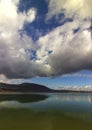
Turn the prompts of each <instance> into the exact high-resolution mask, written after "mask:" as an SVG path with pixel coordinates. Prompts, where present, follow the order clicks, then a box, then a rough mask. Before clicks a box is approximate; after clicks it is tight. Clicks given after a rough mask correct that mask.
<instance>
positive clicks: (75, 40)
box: [0, 0, 92, 88]
mask: <svg viewBox="0 0 92 130" xmlns="http://www.w3.org/2000/svg"><path fill="white" fill-rule="evenodd" d="M91 5H92V0H77V1H76V0H58V1H56V0H0V82H5V83H22V82H33V83H38V84H44V85H47V86H48V87H51V88H56V87H60V86H75V85H77V86H86V85H92V76H91V75H92V58H91V57H92V36H91V31H92V27H91V18H92V8H91Z"/></svg>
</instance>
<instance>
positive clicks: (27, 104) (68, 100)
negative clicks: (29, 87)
mask: <svg viewBox="0 0 92 130" xmlns="http://www.w3.org/2000/svg"><path fill="white" fill-rule="evenodd" d="M22 107H23V108H27V109H32V110H39V111H41V110H44V111H46V110H52V109H53V110H61V111H64V112H87V113H88V112H92V95H91V94H24V95H23V94H19V95H18V94H14V95H13V94H12V95H10V94H8V95H4V94H3V95H0V108H22Z"/></svg>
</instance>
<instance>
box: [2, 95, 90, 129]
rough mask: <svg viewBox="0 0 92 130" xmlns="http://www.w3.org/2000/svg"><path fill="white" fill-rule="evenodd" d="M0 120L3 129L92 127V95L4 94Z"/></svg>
mask: <svg viewBox="0 0 92 130" xmlns="http://www.w3.org/2000/svg"><path fill="white" fill-rule="evenodd" d="M0 122H1V125H0V129H3V130H4V129H5V130H6V129H7V130H8V129H10V130H11V129H15V130H62V129H63V130H77V129H78V130H81V129H84V130H92V94H46V93H43V94H41V93H39V94H36V93H35V94H24V95H23V94H7V95H6V94H1V95H0ZM4 124H6V125H4Z"/></svg>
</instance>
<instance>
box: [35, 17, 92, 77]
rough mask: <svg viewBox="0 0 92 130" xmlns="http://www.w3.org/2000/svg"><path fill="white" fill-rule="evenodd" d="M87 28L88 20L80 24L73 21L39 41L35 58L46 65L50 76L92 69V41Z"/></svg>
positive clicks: (77, 21)
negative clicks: (48, 67)
mask: <svg viewBox="0 0 92 130" xmlns="http://www.w3.org/2000/svg"><path fill="white" fill-rule="evenodd" d="M81 24H82V25H81ZM80 25H81V26H80ZM89 26H90V21H89V20H87V21H82V23H81V21H79V20H74V21H73V22H68V23H65V24H64V25H63V26H61V27H60V26H59V27H57V28H56V29H54V30H53V31H52V32H50V33H49V34H47V35H46V36H44V37H41V38H40V39H39V44H40V49H39V50H38V51H37V56H38V59H39V60H41V61H42V60H43V62H44V63H48V65H49V66H50V73H51V75H54V76H56V75H62V74H65V73H71V72H75V71H79V70H83V69H92V60H91V56H92V40H91V34H90V31H89ZM77 28H80V29H79V31H78V32H76V33H75V32H74V30H76V29H77ZM49 52H51V53H49Z"/></svg>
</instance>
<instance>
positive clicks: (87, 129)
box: [0, 109, 92, 130]
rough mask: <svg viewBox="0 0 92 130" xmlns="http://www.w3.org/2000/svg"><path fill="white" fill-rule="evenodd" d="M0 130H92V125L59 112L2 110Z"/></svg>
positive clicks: (0, 113)
mask: <svg viewBox="0 0 92 130" xmlns="http://www.w3.org/2000/svg"><path fill="white" fill-rule="evenodd" d="M0 130H92V123H91V122H90V123H89V122H86V121H84V120H81V119H78V118H75V117H69V116H67V115H65V114H64V113H63V112H59V111H48V112H37V111H31V110H26V109H2V110H0Z"/></svg>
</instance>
